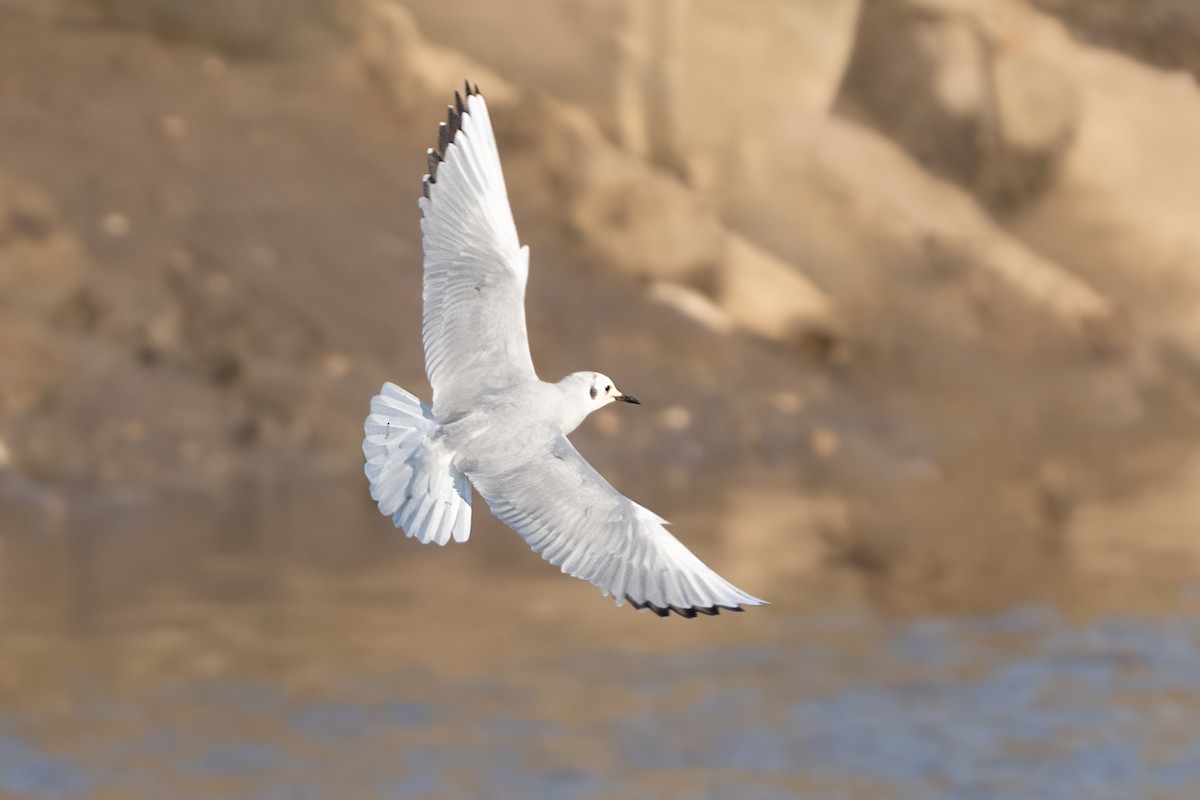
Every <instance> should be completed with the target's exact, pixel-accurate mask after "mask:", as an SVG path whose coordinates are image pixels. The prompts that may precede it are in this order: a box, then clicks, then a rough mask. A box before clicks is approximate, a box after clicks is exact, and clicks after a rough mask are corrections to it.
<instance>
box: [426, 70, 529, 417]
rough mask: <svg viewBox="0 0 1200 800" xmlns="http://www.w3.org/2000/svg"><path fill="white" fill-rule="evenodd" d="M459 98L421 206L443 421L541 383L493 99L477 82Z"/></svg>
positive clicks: (442, 132) (431, 341)
mask: <svg viewBox="0 0 1200 800" xmlns="http://www.w3.org/2000/svg"><path fill="white" fill-rule="evenodd" d="M454 101H455V103H454V105H453V106H452V107H450V111H449V117H450V118H449V121H448V122H445V123H442V124H441V125H440V126H439V130H438V147H437V149H436V150H434V149H430V150H429V174H428V175H426V176H425V181H424V189H425V196H424V197H422V198H421V200H420V206H421V231H422V233H423V234H424V245H425V283H424V292H423V299H424V305H425V314H424V320H423V330H422V338H423V340H424V343H425V372H426V374H427V375H428V376H429V382H430V384H432V386H433V409H434V413H436V414H437V415H438V416H441V417H445V416H449V415H452V414H454V413H456V412H462V411H467V410H470V408H471V407H472V405H473V403H472V400H473V399H474V398H477V397H478V396H480V395H482V394H486V393H489V392H491V391H495V390H497V389H503V388H506V387H509V386H513V385H515V384H518V383H522V382H526V381H530V380H534V379H536V377H537V376H536V375H535V373H534V371H533V360H532V359H531V358H530V355H529V338H528V334H527V333H526V330H525V281H526V278H527V277H528V275H529V248H528V247H521V245H520V242H519V241H518V240H517V228H516V225H514V224H513V217H512V210H511V209H510V208H509V205H508V192H507V190H506V189H505V186H504V175H503V174H502V173H501V171H500V156H499V153H498V152H497V150H496V139H495V136H494V135H493V134H492V122H491V119H490V118H489V117H488V109H487V103H485V102H484V100H483V97H482V96H481V95H480V94H479V88H478V87H471V86H469V85H468V86H467V87H466V98H465V99H464V98H463V97H462V96H461V95H459V94H458V93H457V92H456V93H455V95H454Z"/></svg>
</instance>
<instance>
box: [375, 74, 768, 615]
mask: <svg viewBox="0 0 1200 800" xmlns="http://www.w3.org/2000/svg"><path fill="white" fill-rule="evenodd" d="M454 100H455V103H454V105H453V106H451V107H450V109H449V121H448V122H444V123H442V124H441V125H440V126H439V128H438V146H437V149H436V150H434V149H430V150H429V174H428V175H426V176H425V178H424V197H422V198H421V199H420V201H419V205H420V208H421V231H422V233H423V234H424V246H425V277H424V291H423V301H424V306H425V312H424V319H423V325H422V339H423V340H424V345H425V371H426V374H427V375H428V376H429V383H430V384H431V385H432V386H433V404H432V406H430V405H426V404H425V403H423V402H421V401H420V400H419V399H417V398H416V397H414V396H413V395H412V394H410V393H409V392H406V391H405V390H404V389H401V388H400V387H399V386H396V385H395V384H392V383H385V384H384V385H383V390H382V391H381V392H380V393H379V394H378V395H377V396H375V397H374V398H372V399H371V413H370V415H369V416H368V417H367V420H366V424H365V426H364V427H365V432H366V437H365V438H364V439H363V454H364V455H365V456H366V461H367V463H366V473H367V478H368V479H369V480H370V482H371V497H372V498H373V499H374V500H375V501H376V502H377V503H378V504H379V510H380V512H382V513H383V514H384V515H386V516H389V517H391V518H392V521H393V522H394V523H395V525H396V526H397V527H399V528H403V529H404V532H405V533H406V534H407V535H408V536H411V537H413V538H415V539H417V540H419V541H421V542H435V543H437V544H439V545H444V544H446V543H447V542H449V541H450V540H451V539H454V541H456V542H465V541H466V540H467V537H468V536H470V533H471V487H472V486H474V487H475V490H476V491H478V492H479V494H480V495H482V496H483V499H484V500H485V501H487V504H488V508H490V509H491V511H492V513H493V514H495V515H496V516H497V517H498V518H499V519H500V520H501V521H502V522H504V523H505V524H506V525H508V526H509V527H510V528H512V529H513V530H515V531H516V532H517V533H519V534H521V536H522V537H524V539H525V541H526V542H527V543H528V544H529V546H530V547H532V548H533V549H534V550H535V551H537V552H538V553H541V554H542V558H544V559H546V560H547V561H549V562H550V563H551V564H555V565H557V566H560V567H561V568H562V571H563V572H565V573H567V574H569V575H574V576H575V577H578V578H582V579H584V580H586V581H589V582H591V583H592V584H594V585H595V586H597V587H598V588H599V589H600V591H602V592H604V594H605V595H609V596H612V597H613V598H614V599H615V600H616V602H617V605H621V604H622V603H623V602H625V601H626V600H628V601H629V602H630V603H631V604H632V605H633V606H634V607H635V608H637V609H639V610H641V609H650V610H652V611H653V612H654V613H656V614H658V615H659V616H660V617H665V616H667V614H668V613H669V612H671V611H674V612H675V613H677V614H680V615H681V616H684V617H695V616H696V615H697V614H707V615H713V614H717V613H718V612H720V611H721V610H727V611H741V610H742V608H741V606H743V605H747V606H753V605H761V604H762V603H763V602H764V601H762V600H759V599H758V598H756V597H752V596H750V595H748V594H746V593H745V592H743V591H742V590H741V589H738V588H737V587H736V586H734V585H733V584H731V583H729V582H728V581H726V580H725V579H724V578H722V577H721V576H720V575H718V574H717V573H715V572H713V571H712V570H711V569H709V568H708V567H707V566H705V565H704V563H703V562H701V561H700V559H698V558H696V556H694V555H693V554H692V552H691V551H690V550H688V549H687V548H686V547H684V546H683V545H682V544H681V543H680V542H679V540H678V539H676V538H675V537H674V536H672V535H671V534H670V533H668V532H667V529H666V528H665V527H663V526H664V525H666V520H664V519H662V518H661V517H659V516H658V515H657V514H654V513H653V512H651V511H649V510H648V509H645V508H643V507H642V506H640V505H638V504H637V503H635V502H633V501H632V500H630V499H629V498H627V497H625V496H624V495H622V494H621V493H620V492H618V491H617V490H616V489H614V488H613V487H612V486H611V485H610V484H609V482H608V481H606V480H605V479H604V478H603V477H602V476H601V475H600V473H599V472H597V471H596V470H595V469H594V468H593V467H592V465H591V464H589V463H588V462H587V461H586V460H584V458H583V456H581V455H580V454H579V451H578V450H576V449H575V448H574V446H572V445H571V443H570V442H569V441H568V440H567V436H568V435H569V434H570V433H571V432H572V431H573V430H575V429H576V428H577V427H579V424H580V423H581V422H583V420H584V418H585V417H587V415H588V414H591V413H592V412H593V411H595V410H597V409H598V408H601V407H602V406H606V405H608V404H609V403H612V402H615V401H618V400H620V401H622V402H625V403H637V402H638V401H637V400H636V399H635V398H634V397H632V396H631V395H627V394H624V393H622V392H621V391H620V390H619V389H617V387H616V384H615V383H613V381H612V379H610V378H607V377H605V376H604V375H602V374H600V373H599V372H575V373H572V374H571V375H568V376H567V377H565V378H563V379H562V380H560V381H559V382H557V383H547V382H545V381H542V380H540V379H539V378H538V376H537V373H535V372H534V369H533V360H532V358H531V357H530V354H529V340H528V336H527V333H526V330H525V283H526V279H527V278H528V276H529V247H528V246H524V247H522V246H521V244H520V242H519V241H518V239H517V229H516V226H515V225H514V223H513V216H512V211H511V209H510V208H509V205H508V193H507V190H506V189H505V186H504V175H503V174H502V173H501V171H500V156H499V153H498V151H497V149H496V139H495V137H494V136H493V134H492V122H491V119H490V118H489V116H488V108H487V103H485V102H484V99H483V97H482V95H480V94H479V87H478V86H471V85H470V84H467V86H466V90H465V93H464V95H460V94H458V93H457V92H456V93H455V96H454Z"/></svg>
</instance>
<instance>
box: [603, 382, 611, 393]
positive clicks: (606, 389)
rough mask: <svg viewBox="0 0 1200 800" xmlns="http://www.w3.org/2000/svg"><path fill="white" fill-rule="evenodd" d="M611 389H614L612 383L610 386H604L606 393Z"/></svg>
mask: <svg viewBox="0 0 1200 800" xmlns="http://www.w3.org/2000/svg"><path fill="white" fill-rule="evenodd" d="M611 391H612V384H611V383H610V384H609V385H608V386H605V387H604V393H605V394H608V393H609V392H611Z"/></svg>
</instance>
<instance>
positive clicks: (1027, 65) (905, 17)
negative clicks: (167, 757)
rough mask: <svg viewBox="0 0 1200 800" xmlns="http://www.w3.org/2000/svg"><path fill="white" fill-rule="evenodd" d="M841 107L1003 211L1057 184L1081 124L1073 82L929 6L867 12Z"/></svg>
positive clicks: (1018, 44) (955, 14)
mask: <svg viewBox="0 0 1200 800" xmlns="http://www.w3.org/2000/svg"><path fill="white" fill-rule="evenodd" d="M841 103H842V107H843V109H844V110H845V111H846V112H847V113H849V114H851V115H852V116H858V117H861V118H862V119H864V120H865V121H866V122H868V123H869V124H871V125H873V126H874V127H876V128H878V129H879V130H880V131H882V132H883V133H885V134H886V135H887V136H889V137H890V138H892V139H894V140H896V141H897V142H898V143H900V144H901V145H902V146H903V147H904V148H905V149H906V150H908V151H909V152H910V153H911V154H912V155H913V156H914V157H915V158H916V159H917V161H919V162H920V163H921V164H922V165H924V166H926V167H927V168H929V169H932V170H933V171H935V172H937V173H939V174H941V175H944V176H946V177H948V178H950V179H951V180H954V181H956V182H957V183H959V184H961V185H962V186H963V187H965V188H967V189H968V190H969V191H971V192H972V193H974V194H975V195H977V196H978V197H980V198H981V199H982V200H983V201H984V202H985V203H986V204H987V205H989V206H991V207H993V208H995V209H999V210H1007V209H1012V208H1017V207H1021V206H1024V205H1026V204H1028V203H1030V202H1032V201H1033V200H1034V199H1036V198H1037V197H1038V196H1039V195H1040V194H1041V193H1042V192H1043V191H1045V189H1046V188H1047V187H1048V186H1049V185H1050V184H1051V182H1052V181H1053V180H1054V177H1055V175H1056V174H1057V170H1058V167H1059V164H1060V163H1061V161H1062V159H1063V157H1064V155H1065V153H1066V151H1067V149H1068V148H1069V146H1070V144H1071V141H1072V139H1073V137H1074V133H1075V128H1076V126H1077V124H1078V119H1079V115H1080V101H1079V97H1078V93H1077V91H1076V89H1075V86H1074V84H1073V83H1072V81H1071V80H1070V79H1069V78H1068V77H1067V76H1066V75H1065V74H1064V73H1063V71H1062V70H1061V69H1059V68H1057V67H1056V66H1054V65H1053V64H1052V63H1050V62H1048V61H1047V60H1045V59H1043V58H1041V57H1039V56H1038V55H1037V54H1036V53H1034V52H1030V50H1029V49H1028V48H1027V47H1025V46H1023V44H1022V40H1021V39H1013V40H1008V39H1002V38H999V37H996V36H994V35H993V33H992V32H991V31H989V30H988V28H987V26H986V25H985V23H984V22H983V20H981V19H980V18H979V16H978V15H977V14H976V13H974V12H973V9H972V8H971V7H969V6H963V5H955V6H950V5H949V4H938V3H936V2H924V0H869V1H868V2H867V3H866V4H865V6H864V8H863V13H862V16H861V19H860V22H859V28H858V36H857V41H856V43H855V48H854V56H853V58H852V59H851V62H850V66H849V69H848V70H847V72H846V78H845V82H844V84H843V87H842V95H841Z"/></svg>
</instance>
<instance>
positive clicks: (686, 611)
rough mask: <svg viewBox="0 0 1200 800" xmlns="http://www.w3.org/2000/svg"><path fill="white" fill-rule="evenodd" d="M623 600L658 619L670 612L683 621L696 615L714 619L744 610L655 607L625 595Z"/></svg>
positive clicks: (738, 608)
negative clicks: (719, 615)
mask: <svg viewBox="0 0 1200 800" xmlns="http://www.w3.org/2000/svg"><path fill="white" fill-rule="evenodd" d="M625 599H626V600H628V601H629V605H631V606H633V607H634V608H636V609H637V610H638V611H645V610H646V609H649V610H650V611H653V612H654V613H655V614H657V615H658V616H660V617H665V616H667V615H669V614H670V613H671V612H672V611H674V612H675V613H676V614H678V615H679V616H681V617H683V618H684V619H695V618H696V615H697V614H703V615H704V616H706V617H715V616H717V615H718V614H720V613H721V612H722V611H734V612H737V613H739V614H740V613H741V612H743V611H745V610H746V609H744V608H742V607H741V606H656V605H654V603H651V602H650V601H649V600H645V601H641V602H639V601H637V600H634V599H633V598H632V597H630V596H629V595H626V596H625Z"/></svg>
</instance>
